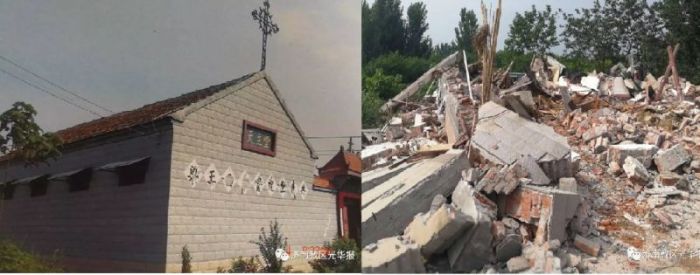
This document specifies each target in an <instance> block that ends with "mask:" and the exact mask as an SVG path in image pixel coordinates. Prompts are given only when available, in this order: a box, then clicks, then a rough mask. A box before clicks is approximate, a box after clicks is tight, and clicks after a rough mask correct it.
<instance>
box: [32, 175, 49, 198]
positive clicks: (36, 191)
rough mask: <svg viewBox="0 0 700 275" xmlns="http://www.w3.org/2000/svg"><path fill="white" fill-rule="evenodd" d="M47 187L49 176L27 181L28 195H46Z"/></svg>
mask: <svg viewBox="0 0 700 275" xmlns="http://www.w3.org/2000/svg"><path fill="white" fill-rule="evenodd" d="M48 187H49V177H48V176H41V177H39V178H37V179H35V180H32V181H30V182H29V196H30V197H40V196H43V195H46V190H47V189H48Z"/></svg>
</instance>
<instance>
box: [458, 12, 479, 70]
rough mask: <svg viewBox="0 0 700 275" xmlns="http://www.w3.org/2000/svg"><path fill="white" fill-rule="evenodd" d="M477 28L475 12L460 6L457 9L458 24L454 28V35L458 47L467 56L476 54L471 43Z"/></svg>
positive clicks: (477, 22)
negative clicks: (458, 9)
mask: <svg viewBox="0 0 700 275" xmlns="http://www.w3.org/2000/svg"><path fill="white" fill-rule="evenodd" d="M478 28H479V21H478V19H477V18H476V13H474V11H472V10H467V9H466V8H462V10H460V11H459V25H457V27H456V28H455V37H456V41H457V46H458V47H459V49H461V50H465V51H466V52H467V54H468V56H469V57H473V56H475V55H476V50H474V47H473V45H472V44H473V40H474V35H476V31H477V29H478ZM472 59H473V58H472Z"/></svg>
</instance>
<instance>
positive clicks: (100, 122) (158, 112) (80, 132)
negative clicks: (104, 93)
mask: <svg viewBox="0 0 700 275" xmlns="http://www.w3.org/2000/svg"><path fill="white" fill-rule="evenodd" d="M252 75H253V74H247V75H244V76H242V77H240V78H237V79H234V80H231V81H228V82H225V83H222V84H218V85H214V86H210V87H208V88H204V89H201V90H197V91H194V92H190V93H187V94H183V95H181V96H178V97H174V98H169V99H165V100H162V101H158V102H155V103H152V104H148V105H145V106H143V107H141V108H138V109H134V110H131V111H125V112H121V113H118V114H114V115H111V116H108V117H103V118H99V119H95V120H93V121H89V122H85V123H81V124H78V125H76V126H73V127H70V128H67V129H64V130H60V131H58V132H56V135H58V137H59V138H60V139H61V140H62V142H63V144H64V145H65V144H70V143H74V142H78V141H81V140H85V139H88V138H91V137H96V136H99V135H103V134H108V133H111V132H115V131H119V130H124V129H127V128H131V127H134V126H138V125H141V124H145V123H149V122H154V121H157V120H159V119H162V118H164V117H167V116H168V115H170V114H172V113H174V112H176V111H178V110H180V109H182V108H184V107H186V106H188V105H190V104H192V103H195V102H197V101H200V100H202V99H204V98H207V97H209V96H211V95H213V94H215V93H217V92H219V91H221V90H223V89H226V88H228V87H230V86H233V85H235V84H237V83H239V82H241V81H244V80H246V79H248V78H249V77H251V76H252Z"/></svg>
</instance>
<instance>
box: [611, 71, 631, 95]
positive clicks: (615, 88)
mask: <svg viewBox="0 0 700 275" xmlns="http://www.w3.org/2000/svg"><path fill="white" fill-rule="evenodd" d="M610 96H612V97H615V98H617V99H620V100H628V99H630V92H629V90H628V89H627V86H625V80H624V79H622V77H619V76H618V77H615V78H614V79H613V81H612V87H611V88H610Z"/></svg>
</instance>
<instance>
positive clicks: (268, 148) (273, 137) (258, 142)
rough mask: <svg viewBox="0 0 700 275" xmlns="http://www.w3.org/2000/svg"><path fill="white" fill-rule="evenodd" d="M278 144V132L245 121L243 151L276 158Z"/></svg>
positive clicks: (242, 140) (242, 141)
mask: <svg viewBox="0 0 700 275" xmlns="http://www.w3.org/2000/svg"><path fill="white" fill-rule="evenodd" d="M276 142H277V132H275V131H274V130H272V129H270V128H267V127H263V126H261V125H258V124H255V123H252V122H249V121H245V120H244V121H243V138H242V139H241V143H242V144H241V147H242V148H243V150H246V151H251V152H255V153H258V154H263V155H268V156H272V157H274V156H275V145H276Z"/></svg>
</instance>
